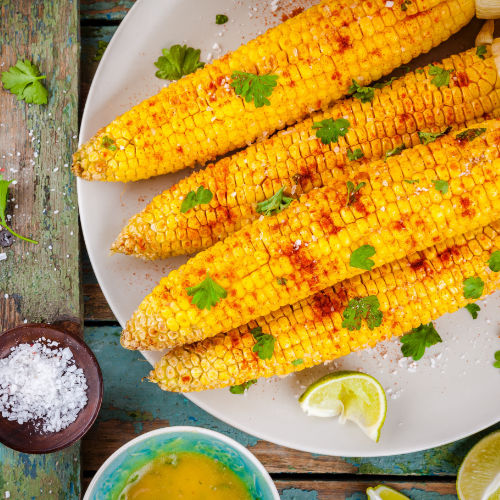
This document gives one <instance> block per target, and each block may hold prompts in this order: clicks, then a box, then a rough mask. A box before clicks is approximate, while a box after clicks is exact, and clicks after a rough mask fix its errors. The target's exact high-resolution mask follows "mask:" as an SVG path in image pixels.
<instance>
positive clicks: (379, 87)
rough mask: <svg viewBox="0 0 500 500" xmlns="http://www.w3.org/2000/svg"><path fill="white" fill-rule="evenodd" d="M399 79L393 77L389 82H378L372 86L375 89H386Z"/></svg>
mask: <svg viewBox="0 0 500 500" xmlns="http://www.w3.org/2000/svg"><path fill="white" fill-rule="evenodd" d="M397 79H398V78H397V77H396V76H393V77H391V78H389V80H387V81H385V82H377V83H374V84H373V85H372V87H373V88H375V89H383V88H384V87H387V85H390V84H391V83H392V82H393V81H394V80H397Z"/></svg>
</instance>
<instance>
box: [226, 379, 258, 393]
mask: <svg viewBox="0 0 500 500" xmlns="http://www.w3.org/2000/svg"><path fill="white" fill-rule="evenodd" d="M256 383H257V379H255V378H254V379H252V380H248V381H247V382H243V383H242V384H239V385H232V386H231V387H230V388H229V392H230V393H231V394H243V393H244V392H245V391H246V390H247V389H248V388H249V387H250V386H252V385H253V384H256Z"/></svg>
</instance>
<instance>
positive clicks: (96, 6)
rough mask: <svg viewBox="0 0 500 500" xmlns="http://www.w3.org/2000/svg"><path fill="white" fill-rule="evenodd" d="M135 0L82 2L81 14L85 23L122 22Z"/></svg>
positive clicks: (82, 0) (85, 0)
mask: <svg viewBox="0 0 500 500" xmlns="http://www.w3.org/2000/svg"><path fill="white" fill-rule="evenodd" d="M134 3H135V2H134V0H105V1H103V0H80V13H81V17H82V20H84V21H94V22H95V21H103V20H104V21H121V20H122V19H123V18H124V16H125V14H126V13H127V12H128V10H129V9H130V7H132V5H134Z"/></svg>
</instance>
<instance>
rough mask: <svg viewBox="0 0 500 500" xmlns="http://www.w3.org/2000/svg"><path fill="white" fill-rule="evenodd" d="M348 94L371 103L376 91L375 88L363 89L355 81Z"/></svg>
mask: <svg viewBox="0 0 500 500" xmlns="http://www.w3.org/2000/svg"><path fill="white" fill-rule="evenodd" d="M347 94H348V95H352V96H353V97H355V98H356V99H359V100H360V101H361V102H371V101H372V100H373V96H374V95H375V90H374V89H373V87H362V86H361V85H359V84H358V83H357V82H356V80H353V81H352V85H351V86H350V87H349V89H348V90H347Z"/></svg>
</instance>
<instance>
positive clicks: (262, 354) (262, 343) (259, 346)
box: [250, 326, 276, 359]
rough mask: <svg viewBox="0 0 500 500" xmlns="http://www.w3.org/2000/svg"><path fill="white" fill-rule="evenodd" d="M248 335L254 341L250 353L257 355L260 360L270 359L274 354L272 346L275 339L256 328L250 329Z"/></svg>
mask: <svg viewBox="0 0 500 500" xmlns="http://www.w3.org/2000/svg"><path fill="white" fill-rule="evenodd" d="M250 333H251V334H252V335H253V338H254V339H255V341H256V344H255V345H254V346H253V348H252V351H253V352H255V353H257V356H259V358H260V359H271V358H272V356H273V352H274V344H275V343H276V337H273V336H272V335H269V334H268V333H263V332H262V328H261V327H260V326H257V327H256V328H252V329H251V330H250Z"/></svg>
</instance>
